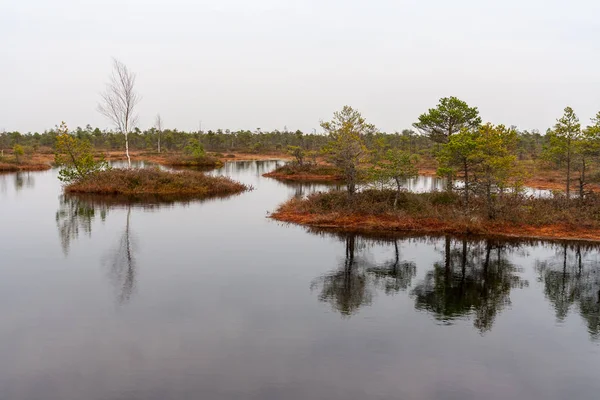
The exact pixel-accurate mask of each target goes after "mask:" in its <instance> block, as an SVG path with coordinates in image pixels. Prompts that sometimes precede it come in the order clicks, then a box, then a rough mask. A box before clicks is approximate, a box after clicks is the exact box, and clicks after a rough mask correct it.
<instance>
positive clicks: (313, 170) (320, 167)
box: [263, 163, 342, 182]
mask: <svg viewBox="0 0 600 400" xmlns="http://www.w3.org/2000/svg"><path fill="white" fill-rule="evenodd" d="M263 176H265V177H268V178H275V179H281V180H285V181H302V182H338V181H340V180H342V176H341V174H340V170H339V169H337V168H336V167H334V166H332V165H327V164H305V165H298V164H296V163H287V164H285V165H282V166H281V167H278V168H276V169H275V170H273V171H272V172H269V173H266V174H263Z"/></svg>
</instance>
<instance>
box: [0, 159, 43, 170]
mask: <svg viewBox="0 0 600 400" xmlns="http://www.w3.org/2000/svg"><path fill="white" fill-rule="evenodd" d="M50 168H52V166H51V165H50V163H48V162H43V161H38V160H35V159H32V160H23V161H21V162H16V161H13V160H8V159H6V158H4V159H0V172H19V171H45V170H48V169H50Z"/></svg>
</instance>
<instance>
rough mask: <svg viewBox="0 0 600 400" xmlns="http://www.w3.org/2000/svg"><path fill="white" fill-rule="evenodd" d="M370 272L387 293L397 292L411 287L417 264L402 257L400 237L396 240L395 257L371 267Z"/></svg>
mask: <svg viewBox="0 0 600 400" xmlns="http://www.w3.org/2000/svg"><path fill="white" fill-rule="evenodd" d="M368 272H369V273H370V274H371V275H372V276H373V278H374V279H375V285H376V286H378V287H380V288H381V289H383V291H384V292H385V293H386V294H395V293H398V292H399V291H401V290H406V289H408V288H409V287H410V285H411V283H412V280H413V278H414V277H415V276H416V275H417V264H416V263H415V262H414V261H403V260H401V257H400V249H399V247H398V239H396V240H394V258H392V259H391V260H389V261H386V262H384V263H383V264H382V265H380V266H375V267H371V268H369V270H368Z"/></svg>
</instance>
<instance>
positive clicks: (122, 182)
mask: <svg viewBox="0 0 600 400" xmlns="http://www.w3.org/2000/svg"><path fill="white" fill-rule="evenodd" d="M249 189H250V188H249V187H248V186H246V185H244V184H242V183H239V182H236V181H233V180H231V179H229V178H227V177H214V176H208V175H205V174H203V173H201V172H196V171H181V172H168V171H161V170H159V169H156V168H143V169H119V168H114V169H110V170H106V171H101V172H97V173H94V174H92V175H90V176H88V177H85V178H83V179H80V180H78V181H76V182H74V183H72V184H69V185H67V186H66V187H65V192H66V193H87V194H97V195H113V196H135V197H166V198H203V197H212V196H227V195H231V194H236V193H241V192H244V191H246V190H249Z"/></svg>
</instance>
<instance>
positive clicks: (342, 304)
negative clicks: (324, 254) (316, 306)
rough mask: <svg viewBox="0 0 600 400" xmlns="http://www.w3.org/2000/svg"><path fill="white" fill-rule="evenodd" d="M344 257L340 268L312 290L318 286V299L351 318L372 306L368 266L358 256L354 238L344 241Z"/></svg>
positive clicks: (366, 262) (348, 237)
mask: <svg viewBox="0 0 600 400" xmlns="http://www.w3.org/2000/svg"><path fill="white" fill-rule="evenodd" d="M345 242H346V254H345V257H344V259H343V260H342V261H341V262H340V266H339V268H337V269H336V270H335V271H334V272H332V273H329V274H327V275H324V276H322V277H320V278H318V279H317V280H315V281H314V282H313V284H312V285H311V288H312V289H314V288H316V287H319V286H320V287H321V293H320V294H319V300H320V301H322V302H326V303H329V304H330V305H331V307H332V308H333V309H334V310H336V311H338V312H339V313H340V314H342V315H343V316H351V315H352V314H354V313H356V312H357V311H358V310H359V308H360V307H361V306H363V305H368V304H371V300H372V292H371V288H369V282H368V274H367V269H368V268H369V267H370V264H369V262H368V261H367V260H365V259H364V258H362V257H360V256H358V255H357V254H356V253H357V249H356V247H357V237H356V235H353V234H350V235H348V236H346V238H345Z"/></svg>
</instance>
